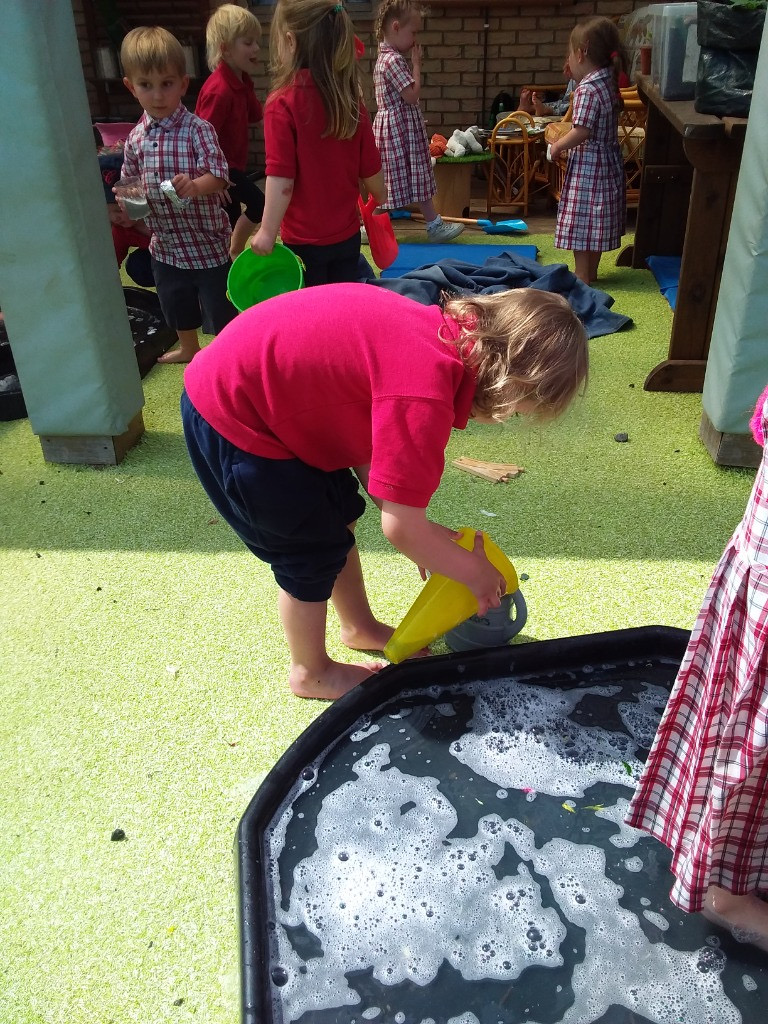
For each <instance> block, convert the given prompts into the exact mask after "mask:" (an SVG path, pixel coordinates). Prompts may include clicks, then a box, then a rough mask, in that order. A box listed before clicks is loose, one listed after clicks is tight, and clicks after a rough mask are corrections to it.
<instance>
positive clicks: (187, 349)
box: [157, 329, 200, 363]
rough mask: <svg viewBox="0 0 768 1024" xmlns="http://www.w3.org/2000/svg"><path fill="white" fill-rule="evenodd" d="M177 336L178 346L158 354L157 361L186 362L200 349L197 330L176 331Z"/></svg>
mask: <svg viewBox="0 0 768 1024" xmlns="http://www.w3.org/2000/svg"><path fill="white" fill-rule="evenodd" d="M176 333H177V334H178V336H179V347H178V348H173V349H171V351H170V352H166V353H165V354H164V355H162V356H158V359H157V361H158V363H188V362H190V360H191V359H192V357H193V356H195V355H197V353H198V352H199V351H200V342H199V341H198V340H197V330H196V329H195V330H192V331H176Z"/></svg>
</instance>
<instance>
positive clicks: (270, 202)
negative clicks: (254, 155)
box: [251, 175, 293, 256]
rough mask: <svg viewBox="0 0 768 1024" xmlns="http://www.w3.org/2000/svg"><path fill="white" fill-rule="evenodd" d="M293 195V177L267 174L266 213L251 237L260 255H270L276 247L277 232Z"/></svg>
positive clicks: (265, 191) (255, 250)
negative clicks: (274, 176) (276, 176)
mask: <svg viewBox="0 0 768 1024" xmlns="http://www.w3.org/2000/svg"><path fill="white" fill-rule="evenodd" d="M292 195H293V178H273V177H271V176H269V175H267V184H266V187H265V189H264V214H263V216H262V218H261V226H260V227H259V230H258V231H257V232H256V234H255V235H254V236H253V238H252V239H251V248H252V249H253V251H254V252H255V253H257V254H258V255H259V256H268V255H269V254H270V253H271V252H272V250H273V249H274V247H275V241H276V240H277V233H278V231H279V230H280V225H281V224H282V222H283V217H284V216H285V211H286V210H287V209H288V206H289V204H290V202H291V196H292Z"/></svg>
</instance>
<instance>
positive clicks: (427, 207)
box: [416, 199, 437, 224]
mask: <svg viewBox="0 0 768 1024" xmlns="http://www.w3.org/2000/svg"><path fill="white" fill-rule="evenodd" d="M416 205H417V206H418V208H419V209H420V210H421V215H422V217H423V218H424V220H425V221H426V222H427V224H430V223H431V222H432V221H433V220H434V219H435V217H437V210H436V209H435V204H434V203H433V202H432V200H431V199H427V201H426V202H424V203H416Z"/></svg>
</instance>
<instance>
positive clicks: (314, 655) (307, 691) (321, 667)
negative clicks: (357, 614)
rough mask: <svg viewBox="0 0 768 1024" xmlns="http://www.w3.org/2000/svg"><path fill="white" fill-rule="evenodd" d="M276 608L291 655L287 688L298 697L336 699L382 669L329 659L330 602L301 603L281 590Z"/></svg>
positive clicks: (372, 663) (375, 664)
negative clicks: (328, 620) (327, 618)
mask: <svg viewBox="0 0 768 1024" xmlns="http://www.w3.org/2000/svg"><path fill="white" fill-rule="evenodd" d="M277 607H278V611H279V612H280V621H281V622H282V624H283V629H284V630H285V636H286V639H287V641H288V649H289V651H290V653H291V668H290V672H289V675H288V685H289V686H290V688H291V689H292V690H293V692H294V693H295V694H296V696H297V697H315V698H317V699H318V700H336V699H337V698H338V697H342V696H343V695H344V694H345V693H347V692H348V691H349V690H351V689H352V688H353V687H354V686H357V684H358V683H361V682H362V681H363V680H364V679H367V678H368V676H370V675H371V674H372V673H374V672H377V671H378V670H379V669H380V668H381V667H382V665H381V663H380V662H378V661H366V662H362V663H359V664H356V665H342V664H340V663H339V662H338V661H332V660H331V658H329V657H328V652H327V651H326V649H325V620H326V616H327V610H328V602H327V601H299V600H298V599H297V598H295V597H291V595H290V594H288V593H287V592H286V591H285V590H280V592H279V594H278V598H277Z"/></svg>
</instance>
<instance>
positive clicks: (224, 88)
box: [195, 4, 264, 259]
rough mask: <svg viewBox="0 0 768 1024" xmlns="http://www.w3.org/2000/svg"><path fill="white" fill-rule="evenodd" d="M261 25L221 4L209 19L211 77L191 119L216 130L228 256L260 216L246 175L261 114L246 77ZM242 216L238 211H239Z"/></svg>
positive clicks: (257, 195)
mask: <svg viewBox="0 0 768 1024" xmlns="http://www.w3.org/2000/svg"><path fill="white" fill-rule="evenodd" d="M260 39H261V25H260V24H259V20H258V18H256V17H255V16H254V15H253V14H251V12H250V11H247V10H245V9H244V8H242V7H238V6H237V5H236V4H222V6H221V7H218V8H217V9H216V10H215V11H214V12H213V14H212V15H211V17H210V18H209V19H208V25H207V26H206V29H205V47H206V55H207V58H208V67H209V68H210V69H211V71H212V72H213V73H212V74H211V76H210V77H209V78H207V79H206V81H205V82H204V83H203V87H202V89H201V90H200V95H199V96H198V97H197V104H196V105H195V113H196V114H197V116H198V117H202V118H203V120H204V121H208V122H209V123H210V124H212V125H213V127H214V128H215V129H216V134H217V135H218V137H219V145H220V146H221V148H222V150H223V152H224V156H225V157H226V158H227V163H228V164H229V178H230V181H231V182H232V185H233V186H234V187H233V188H232V189H231V191H230V195H231V197H232V201H231V202H230V204H229V206H228V207H227V215H228V217H229V222H230V224H231V225H232V238H231V240H230V243H229V255H230V256H231V258H232V259H234V258H235V257H236V256H239V255H240V253H241V252H242V251H243V249H244V248H245V246H246V243H247V241H248V239H249V237H250V236H251V235H252V234H253V232H254V231H255V230H256V227H257V226H258V224H259V223H260V221H261V215H262V214H263V213H264V193H263V192H262V191H261V189H260V188H259V187H258V185H256V184H255V183H254V182H253V181H251V179H250V178H249V177H248V175H247V174H246V173H245V167H246V164H247V162H248V126H249V125H251V124H258V122H259V121H261V119H262V118H263V116H264V114H263V112H262V109H261V103H259V101H258V99H257V98H256V93H255V91H254V88H253V80H252V79H251V75H253V74H255V73H256V71H257V70H258V65H257V62H258V57H259V49H260V47H259V40H260ZM243 204H244V205H245V210H244V211H242V205H243Z"/></svg>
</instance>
